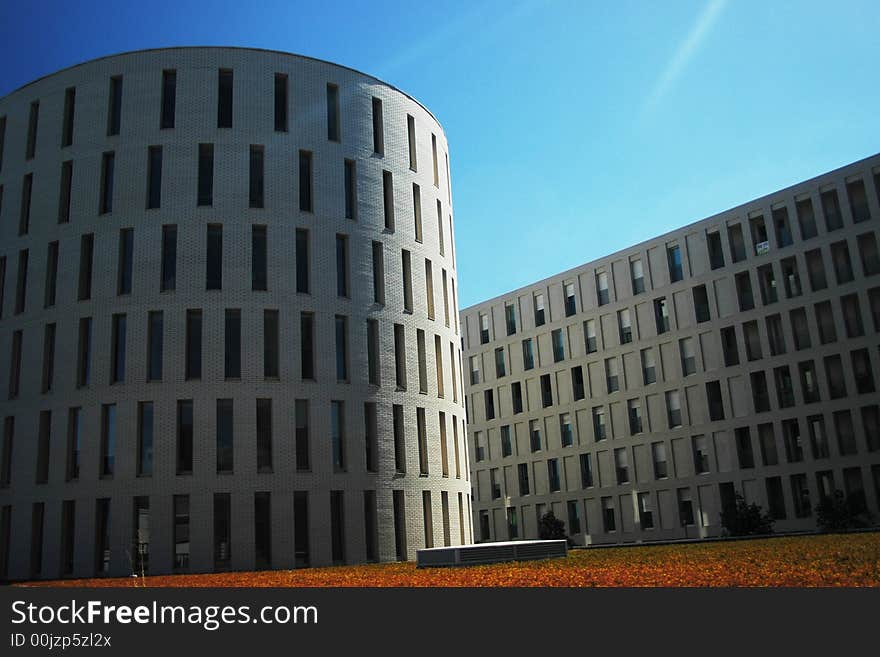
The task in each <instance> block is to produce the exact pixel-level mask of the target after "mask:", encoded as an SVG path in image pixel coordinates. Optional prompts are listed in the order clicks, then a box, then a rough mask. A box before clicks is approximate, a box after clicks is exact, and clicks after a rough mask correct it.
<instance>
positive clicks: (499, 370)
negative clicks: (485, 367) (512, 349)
mask: <svg viewBox="0 0 880 657" xmlns="http://www.w3.org/2000/svg"><path fill="white" fill-rule="evenodd" d="M505 374H507V371H506V366H505V362H504V347H497V348H496V349H495V377H496V378H498V379H500V378H502V377H503V376H505Z"/></svg>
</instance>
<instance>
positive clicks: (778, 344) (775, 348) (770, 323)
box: [766, 314, 785, 356]
mask: <svg viewBox="0 0 880 657" xmlns="http://www.w3.org/2000/svg"><path fill="white" fill-rule="evenodd" d="M766 322H767V341H768V342H769V343H770V355H771V356H780V355H782V354H784V353H785V336H784V335H783V332H782V318H781V317H780V316H779V315H778V314H777V315H769V316H768V317H767V320H766Z"/></svg>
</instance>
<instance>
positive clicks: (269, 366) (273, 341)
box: [263, 310, 279, 379]
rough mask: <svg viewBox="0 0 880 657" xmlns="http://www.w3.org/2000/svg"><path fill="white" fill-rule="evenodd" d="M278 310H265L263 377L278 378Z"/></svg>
mask: <svg viewBox="0 0 880 657" xmlns="http://www.w3.org/2000/svg"><path fill="white" fill-rule="evenodd" d="M278 354H279V350H278V311H277V310H264V311H263V377H264V378H266V379H277V378H278V376H279V364H278V360H279V359H278Z"/></svg>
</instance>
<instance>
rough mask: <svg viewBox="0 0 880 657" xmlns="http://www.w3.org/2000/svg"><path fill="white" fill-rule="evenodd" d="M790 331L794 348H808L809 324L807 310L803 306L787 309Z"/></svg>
mask: <svg viewBox="0 0 880 657" xmlns="http://www.w3.org/2000/svg"><path fill="white" fill-rule="evenodd" d="M788 316H789V320H790V321H791V332H792V335H793V337H794V348H795V349H796V350H798V351H800V350H802V349H809V348H810V347H811V346H812V340H811V339H810V326H809V324H808V323H807V312H806V310H805V309H803V308H794V309H793V310H791V311H789V314H788Z"/></svg>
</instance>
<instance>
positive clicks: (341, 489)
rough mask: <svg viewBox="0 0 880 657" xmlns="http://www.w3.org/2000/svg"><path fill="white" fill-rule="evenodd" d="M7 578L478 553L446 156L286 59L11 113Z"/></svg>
mask: <svg viewBox="0 0 880 657" xmlns="http://www.w3.org/2000/svg"><path fill="white" fill-rule="evenodd" d="M0 199H2V200H3V203H2V210H0V213H2V214H0V377H2V381H3V384H5V386H6V389H4V390H3V391H2V400H0V420H2V427H0V429H2V463H0V579H28V578H55V577H67V576H93V575H104V574H110V575H127V574H130V573H132V572H137V573H140V572H142V571H143V572H147V573H154V574H155V573H171V572H187V571H192V572H196V571H214V570H224V569H232V570H250V569H255V568H259V569H263V568H291V567H295V566H305V565H323V564H331V563H358V562H365V561H389V560H396V559H407V558H413V557H414V555H415V550H416V549H417V548H421V547H424V546H426V545H427V546H432V545H444V544H445V545H450V544H459V543H468V542H470V541H471V528H470V518H471V509H470V499H469V494H470V483H469V482H468V480H467V455H466V440H465V426H464V404H463V385H462V381H461V378H460V377H461V369H460V362H461V354H460V338H459V326H458V312H457V303H456V284H457V271H456V267H455V243H454V237H453V214H452V203H451V187H450V181H449V160H448V149H447V144H446V138H445V136H444V132H443V129H442V128H441V126H440V124H439V123H438V122H437V120H436V119H435V118H434V116H433V115H432V114H431V113H430V112H429V111H428V110H427V109H426V108H425V107H423V106H422V105H421V104H420V103H418V102H417V101H415V100H414V99H413V98H411V97H409V96H407V95H406V94H404V93H403V92H401V91H399V90H397V89H395V88H394V87H392V86H390V85H388V84H386V83H383V82H381V81H380V80H377V79H376V78H373V77H371V76H368V75H364V74H362V73H359V72H357V71H354V70H351V69H348V68H345V67H342V66H338V65H335V64H331V63H328V62H323V61H318V60H315V59H310V58H307V57H300V56H295V55H290V54H286V53H281V52H270V51H260V50H252V49H237V48H168V49H160V50H148V51H142V52H133V53H127V54H122V55H117V56H112V57H105V58H102V59H97V60H94V61H91V62H88V63H85V64H81V65H78V66H74V67H71V68H68V69H65V70H62V71H60V72H58V73H55V74H52V75H49V76H47V77H44V78H41V79H39V80H36V81H34V82H32V83H30V84H28V85H26V86H24V87H22V88H20V89H18V90H16V91H14V92H13V93H11V94H9V95H7V96H6V97H4V98H2V99H0Z"/></svg>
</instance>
